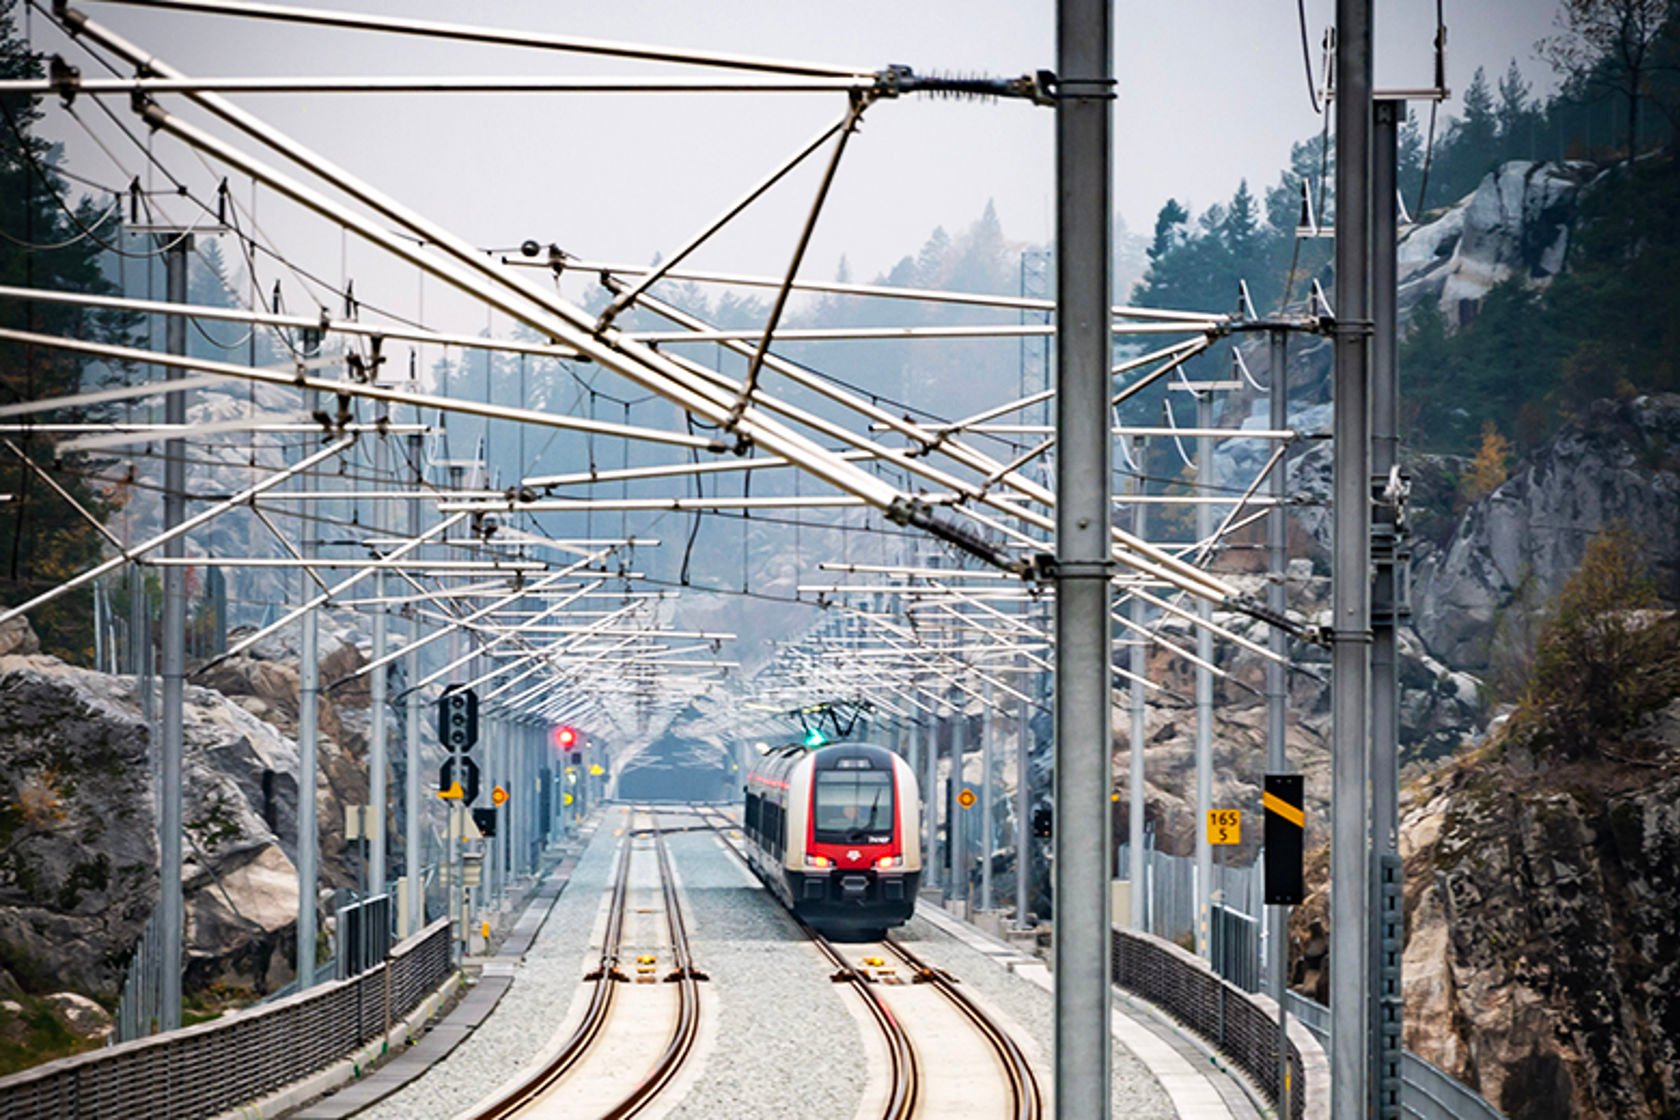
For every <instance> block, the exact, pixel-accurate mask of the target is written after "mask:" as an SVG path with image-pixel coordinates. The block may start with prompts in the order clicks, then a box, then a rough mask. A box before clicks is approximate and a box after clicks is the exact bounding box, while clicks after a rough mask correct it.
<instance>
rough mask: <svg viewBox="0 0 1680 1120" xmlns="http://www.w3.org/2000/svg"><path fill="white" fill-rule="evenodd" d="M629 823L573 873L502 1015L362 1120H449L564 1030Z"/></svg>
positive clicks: (602, 838)
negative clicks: (590, 936)
mask: <svg viewBox="0 0 1680 1120" xmlns="http://www.w3.org/2000/svg"><path fill="white" fill-rule="evenodd" d="M623 820H624V818H623V816H622V815H621V814H620V813H618V812H617V811H616V810H615V809H613V808H612V807H609V808H608V809H607V811H606V813H605V815H604V816H603V817H602V820H601V826H600V827H599V828H598V829H596V831H595V836H594V838H593V839H592V840H591V842H590V844H589V847H588V848H586V849H585V850H584V852H583V855H582V857H581V858H580V859H579V860H578V864H577V866H576V867H575V868H574V869H573V870H572V877H571V882H570V883H569V884H568V885H567V887H566V890H565V893H564V894H562V895H561V896H560V898H559V900H558V901H557V902H556V903H555V905H554V910H553V912H552V913H551V914H549V916H548V921H547V922H545V923H544V924H543V927H542V930H541V932H539V933H538V934H537V938H536V940H535V941H534V942H532V944H531V948H530V951H529V952H528V953H527V954H526V955H525V962H524V963H523V964H522V965H520V966H519V968H518V970H517V972H516V974H515V977H514V982H513V986H512V987H510V988H509V989H508V991H507V994H506V995H504V996H503V997H502V1001H501V1003H500V1004H498V1005H497V1006H496V1010H495V1011H494V1012H492V1013H491V1015H490V1017H489V1018H487V1019H485V1020H484V1022H483V1023H482V1024H480V1025H479V1027H478V1029H477V1030H475V1031H473V1032H472V1033H471V1034H470V1035H468V1036H467V1037H466V1039H465V1040H463V1041H462V1043H461V1045H460V1046H458V1047H456V1048H455V1050H454V1052H453V1053H451V1054H450V1055H449V1057H448V1058H447V1059H446V1060H444V1061H442V1062H440V1063H439V1064H437V1065H436V1066H433V1067H432V1068H431V1069H430V1070H428V1071H427V1072H426V1073H425V1074H424V1075H423V1076H421V1077H419V1078H417V1079H416V1080H414V1081H413V1082H411V1083H410V1084H408V1085H407V1086H405V1087H404V1088H402V1089H401V1090H399V1091H398V1092H396V1093H393V1094H392V1095H391V1096H389V1097H387V1098H385V1099H384V1100H383V1101H380V1102H379V1103H378V1104H376V1105H374V1106H373V1107H372V1108H370V1109H368V1110H367V1111H365V1112H362V1113H359V1114H358V1116H359V1117H365V1118H366V1120H446V1118H448V1117H452V1116H455V1115H456V1114H457V1113H459V1112H461V1111H462V1110H464V1109H466V1108H468V1107H469V1106H471V1105H472V1104H474V1103H475V1102H477V1101H479V1100H481V1099H483V1098H484V1097H485V1096H486V1095H487V1094H489V1093H490V1092H491V1091H492V1090H493V1089H495V1088H496V1087H497V1086H498V1085H501V1084H502V1083H503V1082H504V1081H506V1080H507V1079H509V1078H511V1077H512V1076H513V1075H514V1074H516V1073H518V1072H519V1071H520V1070H521V1069H523V1068H524V1067H525V1065H526V1064H527V1063H528V1062H530V1061H531V1059H532V1058H534V1057H536V1055H537V1052H538V1051H539V1050H541V1049H542V1047H543V1046H544V1045H545V1044H546V1043H547V1042H548V1041H549V1039H550V1038H551V1037H552V1036H553V1034H554V1032H555V1031H556V1030H557V1029H559V1027H560V1026H561V1021H560V1020H561V1017H563V1016H564V1015H565V1013H566V1009H567V1008H568V1007H569V1006H571V1002H572V994H573V993H574V992H575V991H576V990H577V985H578V981H579V978H580V977H581V976H583V974H584V972H586V971H587V966H586V964H585V957H586V955H587V954H588V953H589V951H590V947H589V935H590V931H591V929H592V927H593V926H594V924H595V916H596V913H597V911H598V910H599V908H600V905H601V898H602V892H603V891H605V890H606V888H607V886H608V882H609V878H610V876H611V874H612V868H613V855H614V852H615V851H616V849H617V847H618V841H619V839H620V838H619V837H617V836H614V835H613V830H614V829H615V828H618V827H621V826H622V822H623Z"/></svg>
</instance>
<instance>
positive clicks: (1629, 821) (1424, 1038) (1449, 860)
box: [1401, 704, 1680, 1120]
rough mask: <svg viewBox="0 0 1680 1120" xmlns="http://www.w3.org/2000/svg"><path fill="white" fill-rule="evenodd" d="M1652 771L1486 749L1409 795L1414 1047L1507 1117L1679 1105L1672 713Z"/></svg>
mask: <svg viewBox="0 0 1680 1120" xmlns="http://www.w3.org/2000/svg"><path fill="white" fill-rule="evenodd" d="M1659 719H1660V720H1661V721H1662V722H1664V723H1665V724H1666V729H1665V730H1664V731H1663V732H1662V735H1663V737H1664V739H1665V741H1666V746H1667V750H1666V752H1665V753H1664V754H1663V755H1661V756H1660V757H1659V758H1658V760H1657V761H1655V762H1647V763H1644V764H1640V765H1629V764H1625V763H1620V762H1615V761H1612V760H1597V761H1594V762H1591V763H1585V764H1577V765H1572V766H1569V767H1563V768H1558V767H1549V766H1544V765H1542V766H1538V767H1536V766H1534V765H1533V764H1532V760H1529V759H1524V758H1521V757H1512V758H1507V757H1502V755H1501V753H1500V752H1499V750H1498V749H1497V745H1496V746H1495V747H1493V748H1488V749H1486V750H1485V751H1484V752H1483V753H1482V755H1481V756H1480V757H1477V758H1474V759H1467V760H1465V761H1463V762H1462V763H1459V764H1455V765H1453V766H1450V767H1448V768H1446V769H1445V770H1444V771H1442V772H1441V773H1440V774H1439V775H1438V776H1437V777H1436V778H1435V779H1434V780H1432V781H1430V782H1429V783H1428V784H1426V785H1423V786H1421V787H1419V788H1417V789H1415V790H1414V791H1412V793H1411V794H1410V796H1409V799H1408V800H1409V805H1408V807H1407V809H1406V812H1405V820H1404V825H1403V828H1402V835H1401V845H1402V849H1403V855H1404V857H1405V861H1406V910H1407V933H1408V941H1407V947H1406V953H1405V959H1404V970H1405V977H1406V1044H1407V1046H1408V1048H1410V1049H1412V1050H1414V1051H1416V1052H1417V1053H1419V1054H1421V1055H1422V1056H1423V1057H1425V1058H1428V1059H1429V1060H1430V1061H1433V1062H1434V1063H1436V1064H1437V1065H1439V1066H1441V1067H1442V1068H1444V1069H1446V1070H1447V1071H1448V1072H1450V1073H1452V1074H1454V1075H1455V1076H1457V1077H1459V1078H1460V1079H1462V1080H1464V1081H1466V1082H1467V1083H1469V1084H1471V1085H1473V1086H1477V1087H1478V1088H1479V1089H1480V1091H1481V1092H1482V1094H1483V1095H1484V1096H1486V1097H1487V1098H1488V1099H1489V1100H1491V1101H1493V1102H1494V1103H1495V1104H1497V1105H1498V1106H1499V1107H1500V1108H1501V1109H1503V1110H1504V1111H1505V1112H1506V1114H1507V1115H1509V1116H1510V1117H1511V1118H1512V1120H1530V1118H1533V1120H1540V1118H1549V1117H1555V1116H1559V1115H1570V1116H1581V1117H1620V1118H1630V1120H1642V1118H1646V1117H1650V1118H1655V1117H1662V1116H1672V1115H1675V1113H1676V1111H1677V1110H1680V933H1677V932H1676V930H1675V926H1674V921H1673V915H1674V912H1675V909H1676V907H1677V906H1680V704H1675V705H1671V706H1670V708H1669V709H1668V711H1667V712H1665V713H1663V714H1662V715H1661V716H1660V717H1659Z"/></svg>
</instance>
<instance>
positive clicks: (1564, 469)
mask: <svg viewBox="0 0 1680 1120" xmlns="http://www.w3.org/2000/svg"><path fill="white" fill-rule="evenodd" d="M1618 523H1619V524H1621V525H1623V526H1625V527H1626V528H1627V529H1629V530H1630V531H1631V532H1632V533H1634V534H1635V535H1636V536H1638V537H1639V538H1640V539H1641V541H1642V544H1643V546H1644V549H1645V552H1646V557H1645V558H1646V560H1647V561H1648V563H1649V565H1650V568H1651V571H1652V575H1653V578H1654V579H1655V581H1656V583H1657V589H1658V593H1659V594H1661V595H1662V596H1663V597H1664V598H1665V599H1667V600H1668V601H1669V602H1674V601H1676V600H1680V534H1677V533H1676V532H1675V526H1676V525H1680V395H1676V394H1663V395H1657V396H1648V397H1639V398H1637V399H1635V400H1630V401H1599V402H1598V403H1596V404H1594V405H1593V406H1592V408H1591V410H1590V411H1589V412H1588V414H1587V415H1586V416H1585V417H1584V418H1582V419H1581V420H1579V421H1577V422H1575V423H1573V424H1570V425H1568V426H1567V427H1565V428H1564V429H1563V430H1562V431H1560V432H1559V433H1558V434H1557V436H1556V437H1555V438H1553V439H1552V441H1551V442H1550V443H1548V444H1547V445H1546V446H1545V447H1543V448H1541V449H1540V450H1539V451H1538V452H1536V453H1535V454H1534V455H1533V456H1532V457H1531V458H1530V459H1529V460H1528V461H1527V462H1526V463H1524V464H1523V465H1522V466H1521V467H1520V468H1519V469H1518V471H1517V473H1516V474H1514V475H1512V476H1511V477H1510V478H1509V479H1507V480H1506V481H1505V483H1504V484H1503V485H1501V486H1500V487H1499V488H1498V489H1496V490H1494V491H1493V493H1491V494H1489V495H1488V496H1487V497H1486V498H1484V499H1482V500H1481V501H1480V502H1477V503H1476V504H1475V505H1473V506H1472V507H1470V509H1469V510H1467V511H1466V513H1465V515H1464V517H1463V518H1462V519H1461V520H1460V522H1459V524H1458V528H1457V530H1456V531H1455V532H1454V533H1453V535H1452V537H1451V538H1450V539H1449V540H1448V541H1447V543H1446V544H1445V545H1443V546H1441V547H1439V548H1429V547H1426V548H1424V549H1421V550H1420V553H1419V556H1418V559H1417V563H1416V565H1415V567H1414V570H1413V577H1412V584H1413V602H1414V614H1413V621H1414V623H1415V625H1416V627H1417V631H1418V634H1419V635H1420V636H1421V637H1422V638H1423V641H1424V644H1425V646H1426V647H1427V648H1428V650H1429V652H1430V653H1431V654H1433V655H1434V656H1435V657H1437V658H1439V659H1440V660H1441V661H1443V662H1445V663H1446V664H1448V665H1450V666H1453V667H1454V668H1458V669H1468V670H1471V671H1476V670H1479V669H1483V668H1486V667H1487V666H1488V665H1489V662H1490V651H1491V645H1492V641H1493V637H1494V632H1495V629H1496V626H1497V624H1498V622H1499V620H1500V617H1501V614H1502V612H1505V611H1507V610H1509V609H1511V608H1512V607H1513V606H1516V607H1517V609H1526V607H1525V606H1524V604H1535V603H1541V602H1544V601H1545V600H1547V599H1549V598H1550V597H1551V596H1553V595H1555V594H1556V593H1557V591H1558V589H1559V588H1561V587H1562V586H1563V583H1564V581H1565V580H1566V579H1568V578H1569V576H1570V574H1571V573H1572V572H1574V571H1575V569H1576V568H1577V567H1578V566H1579V565H1580V562H1581V556H1582V552H1583V550H1584V548H1585V547H1586V542H1587V541H1588V540H1589V539H1590V538H1591V537H1592V536H1593V535H1594V534H1597V533H1599V532H1602V531H1603V530H1605V529H1607V528H1609V527H1611V526H1612V525H1615V524H1618ZM1519 598H1521V599H1522V600H1523V602H1522V603H1519V602H1518V600H1519Z"/></svg>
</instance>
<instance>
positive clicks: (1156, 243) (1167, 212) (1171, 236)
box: [1148, 198, 1190, 261]
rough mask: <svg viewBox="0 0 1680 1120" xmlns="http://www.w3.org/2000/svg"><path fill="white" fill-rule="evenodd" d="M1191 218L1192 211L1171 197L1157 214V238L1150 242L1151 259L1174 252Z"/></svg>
mask: <svg viewBox="0 0 1680 1120" xmlns="http://www.w3.org/2000/svg"><path fill="white" fill-rule="evenodd" d="M1189 220H1190V211H1188V210H1186V209H1185V208H1184V207H1183V206H1182V205H1181V204H1180V203H1179V201H1178V199H1176V198H1169V199H1167V201H1166V204H1165V205H1163V206H1162V207H1161V210H1160V212H1159V213H1157V214H1156V215H1155V239H1154V240H1153V241H1151V242H1150V243H1149V249H1148V254H1149V259H1150V260H1152V261H1158V260H1160V259H1161V258H1162V257H1164V256H1166V255H1167V254H1168V253H1170V252H1172V250H1173V249H1174V248H1176V247H1177V246H1178V245H1179V244H1180V243H1181V242H1183V240H1184V223H1186V222H1188V221H1189Z"/></svg>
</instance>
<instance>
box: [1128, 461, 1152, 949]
mask: <svg viewBox="0 0 1680 1120" xmlns="http://www.w3.org/2000/svg"><path fill="white" fill-rule="evenodd" d="M1133 455H1134V456H1135V457H1136V458H1137V460H1138V466H1139V468H1140V470H1139V471H1138V473H1136V474H1134V475H1132V476H1131V478H1130V480H1129V482H1130V489H1131V492H1132V493H1133V494H1136V495H1139V496H1141V495H1142V493H1143V486H1144V483H1143V473H1142V470H1141V468H1142V466H1143V461H1142V457H1143V445H1142V443H1141V442H1140V443H1139V444H1138V445H1137V448H1136V450H1135V451H1134V452H1133ZM1132 532H1133V533H1134V534H1136V535H1137V536H1138V537H1141V538H1143V539H1145V540H1147V539H1148V533H1149V507H1148V506H1147V505H1145V504H1144V503H1143V502H1138V503H1136V504H1135V505H1134V506H1133V507H1132ZM1130 607H1131V612H1132V622H1133V623H1135V624H1137V626H1136V628H1134V629H1133V631H1132V635H1131V637H1132V647H1131V657H1130V659H1129V660H1130V662H1131V664H1130V668H1131V671H1132V681H1131V692H1130V695H1129V696H1128V699H1129V700H1130V702H1131V715H1132V726H1131V775H1130V778H1129V779H1128V781H1127V819H1126V839H1127V842H1128V858H1127V860H1126V862H1127V864H1128V866H1127V868H1126V876H1127V878H1128V879H1129V880H1130V882H1131V887H1130V891H1131V899H1132V906H1131V909H1132V921H1131V927H1132V928H1133V929H1135V930H1144V929H1147V928H1148V925H1147V922H1148V917H1149V914H1148V910H1147V904H1148V896H1147V888H1146V885H1145V883H1144V870H1143V825H1144V817H1145V815H1146V814H1147V813H1148V810H1149V806H1148V799H1147V798H1146V797H1145V791H1144V786H1143V782H1144V715H1145V711H1144V706H1143V699H1144V697H1143V680H1144V676H1145V675H1146V674H1147V673H1148V671H1149V647H1148V646H1147V645H1146V644H1144V640H1143V630H1142V623H1143V620H1144V617H1143V616H1144V604H1143V600H1142V599H1140V598H1138V597H1136V596H1133V597H1132V601H1131V604H1130Z"/></svg>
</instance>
